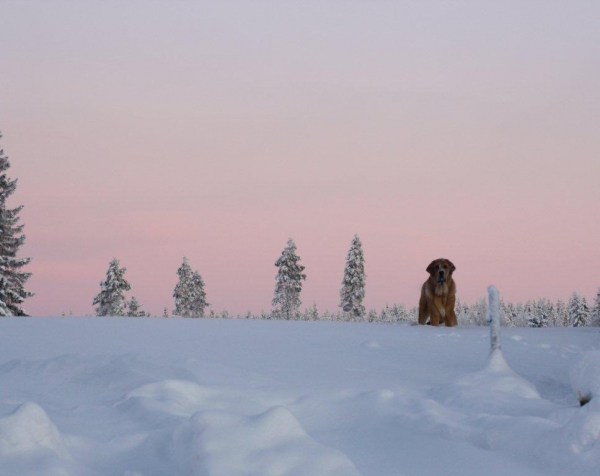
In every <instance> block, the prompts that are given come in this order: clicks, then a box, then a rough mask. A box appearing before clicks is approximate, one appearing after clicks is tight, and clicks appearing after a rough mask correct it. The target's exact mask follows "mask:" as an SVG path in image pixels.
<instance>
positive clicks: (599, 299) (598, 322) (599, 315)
mask: <svg viewBox="0 0 600 476" xmlns="http://www.w3.org/2000/svg"><path fill="white" fill-rule="evenodd" d="M591 319H592V324H591V325H592V326H596V327H597V326H600V288H598V292H597V293H596V299H595V300H594V307H593V308H592V310H591Z"/></svg>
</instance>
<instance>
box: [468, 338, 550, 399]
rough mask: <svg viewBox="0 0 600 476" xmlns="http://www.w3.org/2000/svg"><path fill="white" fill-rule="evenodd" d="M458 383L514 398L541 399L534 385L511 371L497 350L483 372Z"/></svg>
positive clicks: (471, 375) (500, 352) (473, 374)
mask: <svg viewBox="0 0 600 476" xmlns="http://www.w3.org/2000/svg"><path fill="white" fill-rule="evenodd" d="M459 383H460V384H462V385H465V386H474V387H478V388H481V389H485V390H489V391H491V392H502V393H505V394H509V395H513V396H515V397H521V398H542V397H541V396H540V394H539V392H538V391H537V389H536V388H535V385H533V384H532V383H531V382H529V381H527V380H525V379H524V378H522V377H520V376H519V375H517V374H516V373H514V372H513V371H512V369H511V368H510V367H509V366H508V364H507V363H506V360H505V359H504V355H502V351H500V350H499V349H497V350H494V351H493V352H492V353H491V355H490V359H489V361H488V365H487V367H486V368H485V369H484V370H482V371H480V372H475V373H472V374H470V375H467V376H465V377H463V378H462V379H461V380H460V381H459Z"/></svg>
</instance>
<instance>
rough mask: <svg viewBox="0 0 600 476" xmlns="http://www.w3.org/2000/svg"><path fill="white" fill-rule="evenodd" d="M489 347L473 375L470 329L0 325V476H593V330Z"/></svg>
mask: <svg viewBox="0 0 600 476" xmlns="http://www.w3.org/2000/svg"><path fill="white" fill-rule="evenodd" d="M502 337H503V341H502V343H503V354H499V353H496V354H494V355H493V356H492V357H491V358H490V357H489V330H488V328H485V327H458V328H432V327H423V326H400V325H385V324H358V323H334V322H329V323H328V322H281V321H243V320H209V319H159V318H154V319H150V318H145V319H144V318H137V319H136V318H75V317H63V318H0V474H1V475H3V476H4V475H7V476H8V475H10V476H19V475H38V474H39V475H45V476H50V475H77V476H79V475H82V476H85V475H90V476H91V475H116V476H141V475H144V476H153V475H155V476H158V475H161V476H176V475H201V476H237V475H240V476H250V475H252V476H283V475H289V476H333V475H336V476H355V475H364V476H401V475H419V476H426V475H435V476H439V475H460V476H467V475H477V476H480V475H483V474H494V475H511V476H514V475H520V476H527V475H564V474H578V475H592V474H593V475H597V474H600V396H597V395H595V396H594V393H595V392H596V393H597V392H598V389H599V386H598V382H597V381H596V382H594V381H592V382H590V379H592V380H593V379H600V371H599V370H598V369H599V366H600V362H599V360H600V357H599V355H600V353H598V352H591V351H594V350H596V351H597V350H598V349H600V330H599V329H598V328H577V329H574V328H546V329H523V328H511V329H503V336H502ZM571 378H572V379H573V386H574V387H576V388H580V389H581V392H588V393H589V394H591V396H592V399H591V401H590V403H588V404H587V405H585V406H583V407H580V406H579V401H578V395H577V391H576V390H574V389H573V386H572V385H571Z"/></svg>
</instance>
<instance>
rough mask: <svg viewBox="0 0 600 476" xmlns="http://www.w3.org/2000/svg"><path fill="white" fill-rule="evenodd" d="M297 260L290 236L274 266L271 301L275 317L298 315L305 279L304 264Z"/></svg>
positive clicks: (286, 317)
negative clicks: (273, 292) (273, 287)
mask: <svg viewBox="0 0 600 476" xmlns="http://www.w3.org/2000/svg"><path fill="white" fill-rule="evenodd" d="M299 261H300V257H299V256H298V255H297V254H296V244H295V243H294V240H292V239H291V238H290V239H289V240H288V242H287V246H286V247H285V249H284V250H283V251H282V253H281V256H280V257H279V258H278V259H277V261H276V262H275V266H277V268H279V271H278V272H277V276H275V281H276V282H275V296H274V297H273V302H272V304H273V312H274V314H275V316H276V317H279V318H282V319H292V318H297V317H298V316H299V313H300V305H301V304H302V302H301V301H300V292H301V291H302V281H304V280H306V275H305V274H303V273H302V271H304V266H302V265H301V264H300V263H299Z"/></svg>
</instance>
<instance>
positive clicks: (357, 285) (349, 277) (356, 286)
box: [340, 235, 367, 317]
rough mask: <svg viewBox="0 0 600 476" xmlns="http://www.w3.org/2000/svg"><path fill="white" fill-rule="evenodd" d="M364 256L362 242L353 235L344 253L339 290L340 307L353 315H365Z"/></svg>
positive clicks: (365, 277) (365, 276)
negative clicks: (344, 265)
mask: <svg viewBox="0 0 600 476" xmlns="http://www.w3.org/2000/svg"><path fill="white" fill-rule="evenodd" d="M366 279H367V275H366V274H365V258H364V254H363V250H362V243H361V241H360V238H359V237H358V235H354V238H353V239H352V243H351V245H350V250H349V251H348V254H347V255H346V267H345V268H344V279H343V280H342V289H341V290H340V307H341V308H342V309H343V310H344V312H349V313H352V314H353V315H354V316H355V317H361V316H364V315H365V306H363V303H362V302H363V299H364V298H365V284H366Z"/></svg>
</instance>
